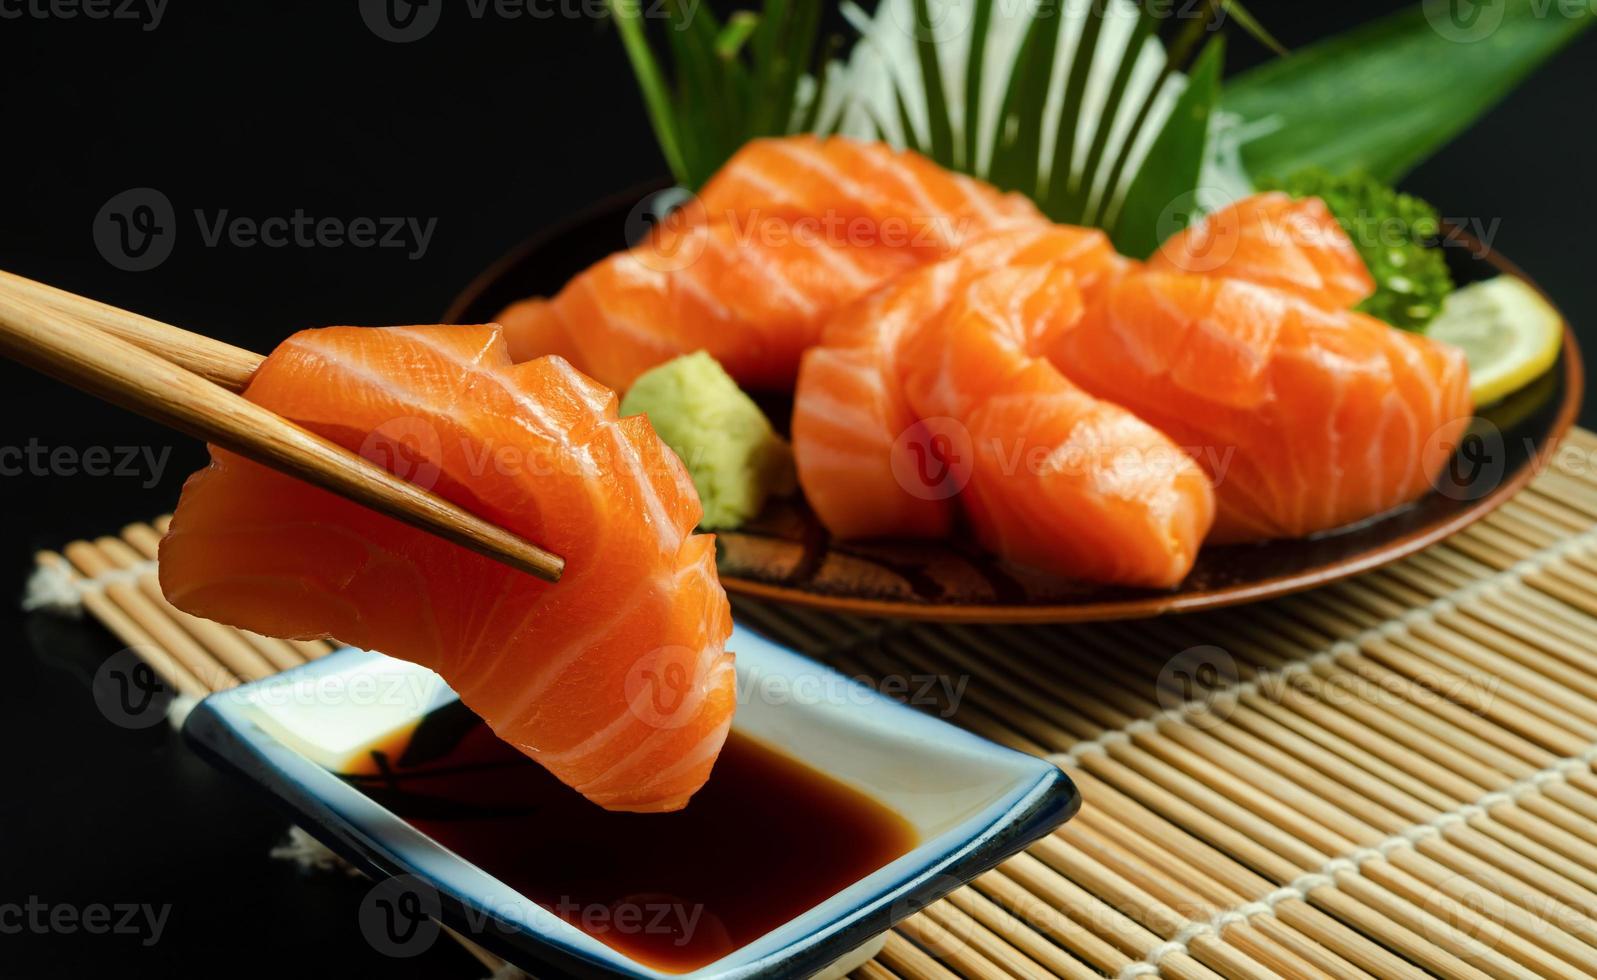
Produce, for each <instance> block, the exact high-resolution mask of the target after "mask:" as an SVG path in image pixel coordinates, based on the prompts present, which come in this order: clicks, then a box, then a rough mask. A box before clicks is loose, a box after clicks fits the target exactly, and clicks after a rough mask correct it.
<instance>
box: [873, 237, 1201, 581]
mask: <svg viewBox="0 0 1597 980" xmlns="http://www.w3.org/2000/svg"><path fill="white" fill-rule="evenodd" d="M1083 311H1084V305H1083V299H1082V296H1081V292H1080V290H1079V289H1078V288H1077V286H1076V283H1075V274H1074V273H1073V272H1072V271H1071V270H1070V269H1069V268H1068V267H1062V266H1059V265H1044V266H1039V267H1033V268H1024V267H1016V268H1009V269H1001V270H998V271H995V272H991V273H989V274H987V275H985V276H982V277H980V278H978V279H976V280H975V281H973V282H972V283H971V284H970V285H969V287H968V288H967V289H966V290H965V291H964V293H963V294H962V295H961V296H960V297H959V298H958V299H957V300H956V302H954V303H953V304H952V306H951V307H950V308H949V310H948V311H947V312H946V313H945V314H944V315H942V316H940V317H937V318H935V319H933V320H930V321H927V322H926V323H924V324H922V325H921V326H920V327H919V328H918V329H916V330H915V331H914V332H913V333H911V334H910V335H909V336H908V337H907V338H906V340H905V342H904V347H903V350H902V351H901V352H900V358H901V362H902V363H903V364H904V365H905V368H906V369H905V378H904V389H905V393H906V395H907V397H908V400H909V402H910V405H911V406H912V407H913V408H914V410H915V412H916V414H917V415H918V416H919V417H920V418H921V419H922V420H923V424H925V425H928V426H935V427H937V428H940V429H942V430H943V431H944V433H945V436H946V438H947V439H948V441H949V442H950V443H951V444H952V445H954V446H956V447H958V448H957V450H956V455H958V454H961V453H969V454H970V459H971V462H970V466H969V472H968V474H967V476H966V478H967V479H968V485H966V486H965V487H964V488H963V489H962V490H961V492H960V495H959V498H958V500H959V503H960V505H961V506H962V507H963V509H964V513H965V515H966V517H967V519H968V520H969V522H970V525H971V527H972V529H973V530H974V532H975V535H976V538H977V540H978V541H979V542H980V543H981V544H982V546H983V547H984V548H986V549H987V550H989V551H991V552H993V553H995V554H998V555H1000V556H1002V557H1004V558H1006V559H1009V560H1010V561H1013V562H1015V563H1016V564H1019V565H1025V566H1028V567H1031V568H1037V569H1042V570H1044V571H1048V572H1052V573H1054V574H1057V575H1062V576H1065V577H1067V578H1074V579H1084V580H1088V581H1094V582H1109V583H1117V584H1123V585H1135V586H1149V587H1155V588H1167V587H1170V586H1174V585H1176V584H1177V583H1179V582H1180V581H1181V580H1182V579H1184V578H1185V577H1186V575H1187V573H1188V572H1189V571H1190V570H1191V569H1192V563H1193V561H1194V560H1196V558H1197V554H1198V549H1199V547H1200V546H1201V545H1202V543H1203V540H1204V537H1205V536H1206V535H1207V534H1208V532H1209V527H1210V524H1211V522H1212V521H1213V518H1214V510H1215V504H1214V493H1213V489H1212V488H1211V486H1210V484H1209V479H1208V477H1207V476H1205V475H1204V473H1203V471H1202V470H1201V469H1199V468H1198V466H1197V465H1196V464H1195V463H1194V462H1193V460H1192V459H1191V457H1189V456H1188V455H1187V454H1186V453H1185V452H1183V451H1182V449H1181V448H1180V447H1179V446H1177V445H1176V444H1175V443H1174V442H1172V441H1170V439H1169V438H1167V437H1166V436H1165V435H1164V433H1162V432H1160V431H1159V430H1157V429H1155V428H1153V427H1152V426H1150V425H1148V424H1147V423H1145V422H1143V421H1142V420H1141V419H1138V418H1137V417H1136V416H1135V415H1133V414H1132V413H1130V412H1128V411H1126V410H1125V409H1124V408H1121V407H1120V406H1119V405H1116V404H1113V403H1111V402H1106V401H1102V400H1100V399H1098V398H1094V397H1093V396H1091V395H1089V394H1087V393H1086V392H1084V391H1082V390H1081V389H1080V388H1078V387H1077V386H1076V385H1074V384H1072V383H1071V382H1070V381H1068V380H1067V379H1066V378H1065V376H1064V375H1063V374H1061V373H1060V372H1059V370H1058V369H1057V368H1055V367H1054V366H1053V365H1052V364H1051V363H1049V361H1048V360H1047V358H1046V357H1044V356H1041V352H1043V351H1046V350H1047V349H1048V348H1049V347H1050V346H1051V345H1053V344H1054V343H1057V341H1058V338H1059V337H1060V335H1062V334H1063V333H1065V332H1067V331H1069V330H1070V329H1072V328H1073V327H1074V326H1075V324H1076V321H1078V320H1079V319H1080V317H1081V316H1082V314H1083Z"/></svg>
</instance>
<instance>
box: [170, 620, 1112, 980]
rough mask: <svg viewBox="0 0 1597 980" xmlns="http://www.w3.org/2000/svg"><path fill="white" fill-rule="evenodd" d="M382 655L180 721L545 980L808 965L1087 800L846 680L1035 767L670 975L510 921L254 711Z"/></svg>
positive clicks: (797, 662) (377, 875) (432, 849)
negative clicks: (808, 918)
mask: <svg viewBox="0 0 1597 980" xmlns="http://www.w3.org/2000/svg"><path fill="white" fill-rule="evenodd" d="M739 634H740V635H739V636H738V638H737V642H738V643H739V644H740V650H741V649H745V648H748V647H749V645H750V643H751V642H752V643H758V644H760V645H761V646H765V647H768V648H769V649H768V650H762V651H761V653H762V656H765V657H775V658H777V662H778V663H779V664H780V663H782V662H783V661H786V663H785V664H784V665H785V666H787V667H789V668H792V667H801V668H802V669H804V670H807V671H811V672H814V671H817V670H819V671H827V672H832V671H831V668H829V667H826V666H824V665H822V664H820V663H818V662H816V661H814V660H811V659H810V658H807V657H803V656H801V655H799V654H796V653H794V652H792V651H791V650H788V649H786V648H785V647H782V646H780V645H779V644H776V643H774V642H772V641H771V640H769V639H768V638H766V637H764V636H761V635H760V634H758V633H756V632H754V631H752V630H750V629H747V628H745V627H741V626H740V627H739ZM377 656H379V655H376V654H371V653H367V652H365V651H361V650H356V649H353V648H347V649H345V650H340V651H337V652H335V653H332V654H329V655H328V656H326V657H324V658H322V659H319V660H316V661H313V662H311V663H309V664H306V665H304V666H302V667H296V668H294V669H292V670H290V671H286V672H284V673H282V674H278V675H275V676H274V677H271V678H267V679H266V680H262V681H257V682H254V683H252V684H247V685H244V686H242V687H239V688H236V689H234V690H232V691H226V692H221V693H219V694H214V695H212V696H211V697H209V698H207V699H205V700H204V701H203V702H201V703H200V704H199V705H198V706H197V707H196V708H195V709H194V710H193V711H192V712H191V713H190V715H189V717H188V719H187V721H186V722H185V724H184V726H183V734H184V737H185V738H186V739H187V740H188V742H189V743H190V744H191V745H193V746H194V747H195V748H196V750H198V751H199V753H200V754H201V755H202V756H204V757H205V758H207V759H208V760H210V761H211V762H212V763H214V764H216V765H217V766H219V767H220V768H222V769H224V770H228V771H231V772H233V773H235V774H237V775H240V776H242V777H243V778H244V779H245V780H246V781H248V782H250V783H252V784H254V785H256V786H257V787H259V788H262V789H264V790H265V791H266V792H267V793H268V794H269V795H270V796H271V798H272V799H273V800H274V801H275V803H276V804H277V805H278V806H279V807H280V808H281V809H284V810H285V811H286V812H287V814H288V815H289V816H290V817H291V819H293V820H294V821H295V822H296V823H297V824H299V825H300V826H301V827H302V828H304V829H305V830H306V831H307V832H308V833H310V834H311V835H312V836H313V837H315V838H316V839H317V840H319V841H320V842H321V843H323V844H325V845H326V846H327V847H328V848H330V849H331V850H333V851H334V852H335V853H337V854H338V855H339V856H340V857H342V858H344V859H345V860H347V861H349V862H350V863H351V864H353V865H354V866H355V867H356V868H358V869H359V870H360V871H362V872H363V873H364V874H366V875H367V876H368V877H370V878H372V879H373V880H374V881H382V880H385V879H388V878H393V877H398V876H402V875H410V876H414V877H415V878H416V879H419V880H420V881H422V882H425V883H426V885H428V886H429V887H430V888H432V889H433V890H435V891H436V892H437V894H438V897H439V909H440V915H439V918H440V919H441V920H442V921H443V923H444V924H445V925H447V926H449V927H450V928H452V929H454V930H456V931H457V932H460V933H462V934H463V935H466V936H468V937H469V938H470V939H471V940H472V941H473V942H476V943H477V944H478V945H480V946H482V947H483V948H485V949H487V950H489V951H490V952H493V953H495V954H497V955H499V956H501V957H502V958H504V959H506V960H508V961H510V962H511V963H514V964H516V965H518V966H522V967H525V968H531V969H535V970H537V971H539V974H540V975H545V976H547V975H548V974H549V971H550V970H551V969H552V970H556V971H559V972H560V973H561V974H562V975H569V976H606V977H608V976H628V977H650V978H653V977H669V976H683V977H689V978H694V980H708V978H715V980H733V978H745V977H753V976H762V977H763V976H772V977H775V976H805V975H809V974H811V973H814V972H816V971H818V970H821V969H824V968H825V967H826V966H827V965H828V964H830V963H832V962H834V961H836V960H837V959H838V958H840V957H842V956H845V955H847V954H848V953H849V952H851V951H853V950H854V949H856V948H858V947H860V946H861V945H863V944H864V943H866V942H868V941H869V940H870V939H872V938H873V937H875V936H877V935H878V934H880V933H882V932H885V931H886V930H887V929H889V928H891V927H892V926H893V925H894V924H895V923H897V922H899V921H900V920H902V919H905V918H907V917H908V916H910V915H912V914H914V913H915V912H918V911H919V910H920V909H921V908H923V907H924V906H926V905H927V904H930V903H931V902H933V901H936V900H937V899H939V898H941V897H942V896H943V895H946V894H947V893H948V892H950V891H952V890H954V889H955V888H957V887H959V886H960V885H962V884H964V883H965V882H968V881H969V880H971V879H972V878H974V877H976V876H977V875H979V874H981V873H982V872H985V871H987V870H989V869H991V868H993V867H995V866H996V865H998V864H999V863H1000V862H1002V861H1003V860H1005V859H1006V858H1009V857H1011V856H1012V855H1014V854H1016V853H1018V852H1020V851H1022V850H1024V849H1025V848H1026V847H1027V846H1029V845H1030V844H1032V843H1033V842H1035V841H1037V840H1039V839H1040V838H1042V837H1044V836H1046V835H1047V834H1048V833H1049V832H1051V831H1052V830H1054V829H1055V828H1057V827H1058V826H1059V825H1061V824H1063V823H1064V822H1065V821H1067V820H1069V819H1070V818H1071V817H1072V816H1074V815H1075V814H1076V812H1077V811H1078V810H1079V809H1080V807H1081V796H1080V794H1079V792H1077V790H1076V787H1075V785H1074V784H1073V783H1072V782H1071V781H1070V778H1069V777H1068V776H1067V775H1065V773H1064V772H1063V771H1061V770H1060V769H1059V768H1058V767H1057V766H1055V765H1053V764H1052V763H1049V762H1047V761H1046V760H1044V759H1039V758H1037V757H1035V756H1030V755H1027V754H1025V753H1021V752H1017V751H1015V750H1013V749H1009V748H1006V747H1004V746H1000V745H997V744H995V743H993V742H990V741H988V740H986V739H983V738H981V737H980V736H977V735H975V734H973V733H971V732H968V731H966V730H965V729H962V728H959V727H957V726H954V725H952V724H949V723H947V722H944V721H941V720H939V719H937V718H934V717H932V716H930V715H928V714H926V713H924V712H922V711H919V710H917V709H915V708H911V707H909V706H906V705H904V704H901V703H899V702H897V701H894V700H892V699H891V698H888V697H885V696H884V695H881V694H880V693H879V692H877V691H875V690H873V689H871V688H870V687H868V686H865V685H863V684H859V683H858V682H857V681H854V680H852V679H848V680H847V681H846V683H847V684H850V685H853V686H854V687H855V688H857V690H856V691H855V692H854V696H855V697H859V698H864V699H866V700H867V701H868V703H869V704H870V705H871V707H870V708H869V709H867V710H879V711H891V712H897V713H899V714H898V715H896V716H895V717H894V726H895V728H898V729H900V730H909V731H911V732H913V731H914V730H915V729H917V728H919V729H922V730H923V731H924V732H925V733H926V735H927V737H929V738H933V739H936V740H938V741H939V743H945V744H947V745H948V746H949V747H956V746H957V747H958V748H960V749H962V750H964V751H971V750H976V751H979V752H981V753H984V754H987V755H989V756H992V757H994V758H995V759H1001V760H1003V761H1004V762H1006V763H1008V764H1011V765H1015V764H1017V760H1019V762H1020V764H1025V765H1028V766H1029V765H1030V764H1034V765H1035V769H1036V772H1035V776H1034V777H1033V778H1031V780H1030V781H1029V782H1027V783H1024V784H1022V785H1017V786H1013V787H1012V788H1010V789H1008V790H1006V791H1005V792H1004V793H1003V794H1002V795H1000V796H997V797H996V798H995V799H994V800H993V801H991V802H989V803H988V804H987V805H986V806H984V807H983V808H982V810H981V811H980V812H978V813H976V814H973V815H972V816H970V817H969V818H967V819H965V820H964V821H962V822H961V823H959V824H958V825H957V826H955V827H952V828H950V829H948V830H946V831H944V832H943V833H941V834H938V835H936V836H935V837H932V838H930V839H928V840H924V841H921V842H920V843H919V844H917V845H916V847H915V848H913V849H912V850H910V851H909V852H908V853H906V854H904V855H902V856H900V857H899V858H897V859H895V860H894V861H892V862H889V863H888V864H887V865H885V866H884V867H882V868H880V869H878V870H877V871H875V872H873V873H872V874H870V875H868V876H866V877H865V878H863V879H861V880H860V881H858V882H855V883H854V884H853V885H850V886H848V887H847V888H845V889H843V890H842V891H840V892H838V893H837V894H835V895H833V896H831V897H830V898H828V899H827V900H826V901H825V902H822V903H820V904H819V905H817V906H814V907H812V908H811V909H810V910H807V911H806V912H805V913H801V914H800V915H801V916H803V915H808V914H810V913H812V912H814V911H816V910H817V909H822V908H826V907H827V906H828V905H830V904H832V903H834V902H838V901H839V899H841V898H842V897H843V896H847V895H850V893H855V892H859V893H861V894H859V895H857V896H856V898H855V899H854V900H851V901H848V902H846V903H844V904H840V905H839V907H838V908H837V909H836V910H834V911H833V912H831V913H830V914H829V915H828V917H827V918H826V920H825V921H824V923H822V924H821V925H819V926H818V927H817V928H814V929H811V930H808V931H806V932H804V933H803V934H802V935H799V936H796V937H793V938H791V939H789V940H787V941H785V942H783V943H782V944H781V945H780V946H779V947H777V948H775V949H772V950H770V951H769V952H766V953H762V954H760V955H759V956H758V957H757V958H754V959H748V958H747V955H746V953H745V951H748V950H752V949H755V948H757V947H760V946H762V945H765V944H767V943H768V941H770V940H771V939H772V937H773V936H776V935H778V934H780V933H781V932H782V931H783V930H785V929H788V928H789V927H790V926H791V925H792V922H791V921H790V922H789V923H788V924H786V925H784V926H779V927H777V929H775V930H773V931H772V932H771V933H767V934H766V935H765V936H762V937H760V938H759V939H756V940H754V941H753V942H750V943H748V944H746V945H744V946H742V947H739V948H738V949H737V950H734V951H732V952H730V953H728V954H727V955H726V956H725V957H723V958H722V959H720V960H717V961H715V962H713V963H710V964H707V965H705V966H703V967H700V968H698V969H696V970H693V971H690V972H688V973H685V974H667V973H664V972H661V971H657V970H654V969H652V968H650V967H648V966H646V965H644V964H641V963H638V962H636V961H635V960H632V959H631V958H629V957H627V956H626V955H625V954H623V953H620V952H619V951H616V950H613V949H611V948H609V947H606V946H603V944H600V943H598V942H597V940H594V939H592V938H591V937H589V936H587V935H586V934H585V933H582V932H581V931H580V930H578V929H577V928H576V927H574V926H571V925H569V924H567V923H566V922H564V921H563V920H560V919H559V918H558V917H555V916H554V915H553V914H552V913H549V912H546V911H544V910H543V909H542V908H541V907H538V906H536V905H533V904H532V903H531V902H529V901H528V900H526V899H521V902H520V903H519V904H517V905H515V906H514V907H516V908H519V909H524V910H527V915H526V916H524V917H523V916H517V917H515V918H516V919H520V921H515V920H513V919H511V918H506V917H503V916H501V915H500V914H498V913H497V912H495V911H494V908H495V907H497V908H499V909H501V910H503V909H505V908H507V907H510V906H507V904H506V903H505V902H503V901H499V902H492V903H490V902H487V901H485V900H484V899H485V897H486V896H487V895H488V894H489V893H490V892H491V891H492V889H491V888H490V887H489V886H497V891H498V892H499V894H501V895H506V894H508V895H517V894H519V893H516V892H515V891H514V889H512V888H510V887H509V886H507V885H504V884H503V883H502V882H499V881H498V879H496V878H493V877H492V876H491V875H489V874H488V873H487V872H486V871H483V870H482V869H480V868H477V867H475V866H474V865H470V864H469V863H468V862H466V861H464V860H462V859H460V858H458V857H456V856H455V855H453V853H452V852H450V851H449V850H448V849H447V848H445V847H444V846H443V845H441V844H438V843H437V842H436V841H434V840H432V839H431V838H430V837H427V836H426V835H425V834H423V833H422V832H420V831H418V830H416V829H415V828H414V827H412V826H411V825H410V824H408V823H406V822H405V821H404V820H403V819H402V818H401V817H399V816H397V815H395V814H393V813H392V812H391V811H389V810H387V809H386V808H384V807H383V806H381V805H380V804H378V803H376V802H375V801H374V800H372V799H371V798H370V797H368V796H366V795H365V794H364V793H362V792H361V791H360V790H358V789H356V788H355V787H353V786H351V785H350V784H349V783H347V782H345V781H344V780H343V779H341V778H340V777H339V776H338V775H337V774H336V773H334V772H333V771H331V770H329V769H327V768H325V767H324V766H322V765H320V764H318V763H317V762H315V761H313V760H311V759H309V758H307V757H306V756H304V755H302V754H300V753H299V752H298V751H296V750H294V749H292V748H290V747H288V746H287V745H285V744H284V743H282V742H281V741H279V740H278V739H277V738H275V737H274V736H272V735H271V734H269V733H268V732H266V731H265V730H264V729H262V728H261V727H260V726H259V725H257V724H255V723H254V721H252V720H251V717H250V712H251V708H250V700H249V699H250V697H251V695H252V693H253V692H256V691H259V690H264V689H269V688H271V687H274V686H277V685H282V684H285V683H289V684H291V683H294V682H295V681H296V680H300V679H307V678H313V677H319V676H325V675H329V674H332V673H334V672H336V671H340V670H344V669H346V668H347V665H349V664H350V663H352V662H353V661H354V660H355V658H375V657H377ZM838 676H839V677H841V675H838ZM445 690H447V689H445ZM442 703H444V702H439V704H435V705H432V706H431V707H430V708H429V710H433V709H435V708H436V707H438V706H440V705H441V704H442ZM429 864H433V865H436V866H438V867H443V868H448V869H451V870H456V869H458V871H459V872H460V875H459V876H457V877H464V878H466V879H468V881H476V882H478V883H479V884H481V885H483V887H481V888H468V887H463V885H462V882H461V881H459V880H454V881H449V880H444V876H441V875H440V874H437V873H434V872H433V871H430V870H428V868H427V865H429ZM529 920H530V921H529ZM793 921H796V920H793ZM594 947H598V948H597V949H595V948H594Z"/></svg>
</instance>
